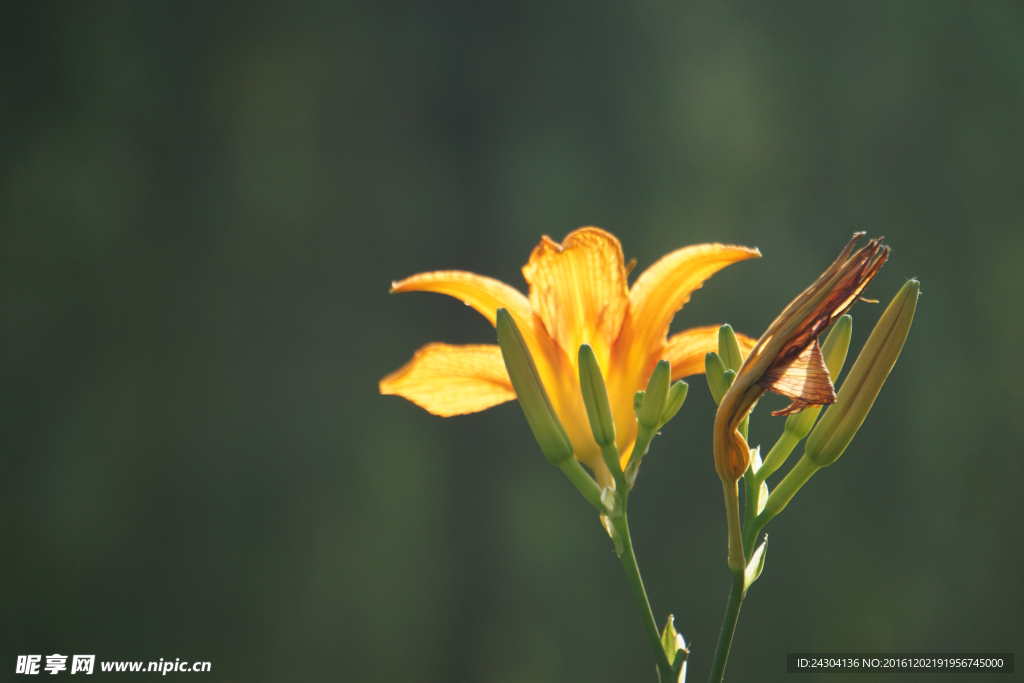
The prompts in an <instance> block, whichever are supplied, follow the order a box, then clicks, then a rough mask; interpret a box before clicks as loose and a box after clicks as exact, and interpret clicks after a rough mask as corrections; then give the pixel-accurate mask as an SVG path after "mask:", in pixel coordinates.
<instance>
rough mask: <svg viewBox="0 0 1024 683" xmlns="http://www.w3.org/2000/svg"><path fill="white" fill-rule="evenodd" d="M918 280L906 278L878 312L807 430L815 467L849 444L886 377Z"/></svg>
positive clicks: (911, 317)
mask: <svg viewBox="0 0 1024 683" xmlns="http://www.w3.org/2000/svg"><path fill="white" fill-rule="evenodd" d="M920 290H921V283H920V282H918V281H917V280H909V281H908V282H907V283H906V284H905V285H903V288H902V289H901V290H900V291H899V293H898V294H896V297H895V298H894V299H893V300H892V303H890V304H889V307H888V308H886V309H885V312H884V313H882V317H881V318H880V319H879V321H878V324H877V325H875V329H874V330H872V331H871V336H870V337H868V341H867V343H865V344H864V348H863V349H862V350H861V352H860V355H859V356H858V357H857V360H856V361H855V362H854V364H853V367H852V368H850V374H849V375H847V377H846V381H845V382H843V386H842V388H840V389H839V393H838V394H837V396H836V402H835V403H834V404H833V405H831V406H830V407H829V409H828V410H826V411H825V415H824V417H822V418H821V422H819V423H818V426H817V427H815V428H814V431H812V432H811V435H810V437H809V438H808V439H807V446H806V447H805V449H804V457H805V458H807V459H808V460H810V461H811V462H812V463H814V464H815V465H817V466H818V467H826V466H828V465H831V464H832V463H834V462H835V461H836V459H838V458H839V456H840V455H842V454H843V451H845V450H846V447H847V446H849V445H850V441H852V440H853V437H854V435H855V434H856V433H857V430H858V429H860V426H861V424H863V423H864V418H866V417H867V415H868V412H869V411H870V410H871V406H872V405H874V402H875V398H876V397H877V396H878V392H879V391H881V389H882V384H884V383H885V378H886V377H888V376H889V372H890V371H892V368H893V365H895V364H896V359H897V358H899V355H900V351H901V350H902V349H903V343H904V342H905V341H906V340H907V334H908V333H909V332H910V324H911V323H912V322H913V320H914V310H915V309H916V308H917V297H918V294H919V293H920Z"/></svg>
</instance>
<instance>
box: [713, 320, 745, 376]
mask: <svg viewBox="0 0 1024 683" xmlns="http://www.w3.org/2000/svg"><path fill="white" fill-rule="evenodd" d="M718 355H719V356H721V357H722V362H723V363H725V367H727V368H728V369H730V370H736V371H737V372H739V369H740V367H741V366H742V365H743V351H742V350H740V340H739V339H737V338H736V333H735V332H733V331H732V327H731V326H730V325H722V326H721V327H720V328H718Z"/></svg>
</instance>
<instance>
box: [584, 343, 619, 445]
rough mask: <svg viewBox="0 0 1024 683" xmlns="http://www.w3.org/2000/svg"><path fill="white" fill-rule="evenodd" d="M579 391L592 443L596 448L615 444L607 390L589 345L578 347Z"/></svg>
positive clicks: (613, 423)
mask: <svg viewBox="0 0 1024 683" xmlns="http://www.w3.org/2000/svg"><path fill="white" fill-rule="evenodd" d="M579 361H580V389H581V390H582V392H583V405H585V406H586V407H587V418H588V419H589V420H590V431H591V432H593V433H594V441H596V442H597V445H598V446H607V445H609V444H613V443H615V420H613V419H612V408H611V405H609V403H608V389H607V388H606V387H605V385H604V376H602V375H601V367H600V366H599V365H598V364H597V355H596V354H595V353H594V349H593V348H592V347H591V346H590V344H583V345H582V346H580V354H579Z"/></svg>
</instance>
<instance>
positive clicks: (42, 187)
mask: <svg viewBox="0 0 1024 683" xmlns="http://www.w3.org/2000/svg"><path fill="white" fill-rule="evenodd" d="M0 30H2V40H0V60H2V62H0V680H9V679H14V678H15V676H14V674H13V671H14V660H15V657H16V655H18V654H30V653H39V654H51V653H54V652H60V653H66V654H73V653H95V654H96V655H97V657H98V658H99V659H101V660H117V659H126V660H151V659H158V658H160V657H163V658H168V659H174V658H176V657H179V658H183V659H189V660H208V661H211V662H212V665H213V672H212V674H208V675H206V676H205V678H204V680H207V679H208V680H214V681H285V680H294V681H377V680H396V681H397V680H402V681H453V682H461V681H494V682H501V683H504V682H509V683H512V682H516V681H531V682H543V681H618V680H636V681H654V680H655V676H654V670H653V669H654V667H653V663H652V658H651V655H650V653H649V651H648V649H647V643H646V641H645V640H644V637H643V634H642V632H641V629H640V624H639V619H638V618H637V616H636V614H635V610H634V606H633V604H632V601H631V598H630V594H629V590H628V587H627V584H626V582H625V579H624V578H623V576H622V570H621V567H620V565H619V563H618V562H617V561H616V559H615V556H614V554H613V551H612V546H611V543H610V541H609V539H608V538H607V536H606V535H605V533H604V531H603V530H602V529H601V527H600V525H599V524H598V520H597V518H596V515H595V514H594V512H593V510H592V508H590V507H589V506H588V505H587V504H586V503H585V502H584V501H583V500H582V498H580V497H579V496H578V495H577V494H576V493H575V491H574V490H573V489H572V488H571V486H570V485H569V484H568V483H567V481H566V480H565V479H564V477H563V476H562V475H561V474H560V473H559V472H558V471H557V470H556V469H555V468H553V467H551V466H550V465H549V464H548V463H547V462H546V461H545V460H544V458H543V456H542V455H541V453H540V452H539V449H538V448H537V447H536V445H535V444H534V443H533V442H532V440H531V437H530V434H529V430H528V429H527V426H526V423H525V420H524V419H523V416H522V413H521V411H520V410H519V408H518V407H517V406H516V405H515V404H506V405H504V406H501V407H498V408H495V409H493V410H490V411H487V412H485V413H482V414H478V415H472V416H466V417H459V418H451V419H441V418H437V417H433V416H431V415H429V414H427V413H426V412H424V411H422V410H420V409H419V408H417V407H415V406H414V405H412V404H411V403H408V402H406V401H404V400H402V399H399V398H396V397H391V396H380V395H379V394H378V391H377V381H378V380H379V379H380V378H381V377H382V376H384V375H385V374H387V373H389V372H391V371H392V370H394V369H396V368H397V367H399V366H401V365H402V364H404V363H405V362H406V361H407V360H408V359H409V358H410V356H411V355H412V353H413V351H414V350H415V349H417V348H419V347H420V346H421V345H423V344H425V343H427V342H430V341H445V342H450V343H470V342H476V343H478V342H492V341H493V339H494V333H493V330H492V329H491V328H490V326H489V325H488V324H487V323H486V321H485V320H484V319H483V318H482V317H480V316H479V315H477V314H476V313H474V312H473V311H471V310H469V309H467V308H466V307H464V306H463V305H462V304H461V303H459V302H458V301H455V300H452V299H448V298H446V297H442V296H439V295H429V294H406V295H402V296H395V297H389V295H388V293H387V292H388V286H389V283H390V282H391V281H392V280H394V279H399V278H402V277H405V276H407V275H410V274H413V273H417V272H421V271H427V270H436V269H446V268H457V269H464V270H470V271H474V272H478V273H482V274H485V275H489V276H493V277H497V278H500V279H501V280H504V281H506V282H509V283H512V284H513V285H515V286H517V287H520V288H524V283H523V280H522V276H521V273H520V271H519V269H520V268H521V266H522V265H523V264H524V263H525V262H526V260H527V258H528V256H529V253H530V249H531V248H532V247H533V246H534V245H535V244H536V243H537V242H538V241H539V239H540V236H541V235H542V234H548V235H550V236H552V237H553V238H555V239H557V240H560V239H561V238H562V237H563V236H564V235H565V234H566V233H568V232H569V231H570V230H572V229H574V228H577V227H579V226H582V225H597V226H600V227H603V228H605V229H607V230H610V231H611V232H613V233H615V234H616V235H617V236H618V237H619V238H620V239H621V240H622V243H623V246H624V249H625V252H626V257H627V258H629V257H636V258H637V259H638V261H639V265H638V268H637V270H636V271H635V272H636V273H639V272H641V271H642V270H643V269H644V268H646V267H647V266H649V265H650V264H651V263H653V262H654V261H655V260H656V259H657V258H658V257H660V256H661V255H663V254H665V253H667V252H668V251H671V250H673V249H676V248H679V247H681V246H684V245H687V244H691V243H696V242H703V241H721V242H730V243H738V244H744V245H749V246H757V247H759V248H760V249H761V251H762V253H763V254H764V258H763V259H761V260H759V261H754V262H745V263H741V264H737V265H734V266H732V267H730V268H728V269H726V270H725V271H723V272H722V273H721V274H719V275H717V276H716V277H714V278H713V279H712V280H710V281H709V283H708V284H707V285H706V286H705V287H704V289H702V290H701V291H699V292H697V293H696V294H695V296H694V299H693V301H692V302H691V303H690V304H688V305H687V306H686V308H685V309H684V310H683V311H682V312H681V313H680V314H679V315H678V316H677V317H676V322H675V323H674V326H673V329H683V328H685V327H690V326H694V325H704V324H711V323H720V322H730V323H732V324H733V325H734V326H735V327H736V329H738V330H741V331H744V332H747V333H748V334H751V335H753V336H757V335H759V334H760V333H761V331H762V330H763V329H764V328H765V326H767V324H768V323H769V322H770V321H771V320H772V318H774V316H775V315H776V314H777V313H778V312H779V311H780V310H781V308H782V307H783V306H784V305H785V304H786V303H787V302H788V301H789V300H790V299H791V298H792V297H793V296H794V295H795V294H797V293H798V292H799V291H800V290H802V289H803V288H804V287H805V286H807V285H808V284H809V283H810V282H811V281H813V279H814V278H815V277H816V276H817V275H818V274H819V273H820V272H821V271H822V270H823V269H824V268H825V267H826V266H827V265H828V263H830V262H831V260H832V259H833V258H834V257H835V255H836V254H837V253H838V251H839V249H840V248H841V246H842V245H843V244H844V243H845V242H846V240H847V239H848V238H849V236H850V234H851V233H852V232H854V231H855V230H866V231H868V232H869V233H870V234H871V235H872V236H874V235H882V234H884V235H885V236H886V241H887V243H888V244H890V245H891V246H892V249H893V252H892V256H891V258H890V260H889V263H888V264H887V265H886V267H885V268H884V269H883V270H882V272H881V274H880V275H879V277H878V278H877V279H876V280H875V282H874V283H873V284H872V286H871V287H870V288H869V290H868V292H867V296H872V297H874V298H878V299H882V300H883V305H884V303H885V302H887V301H888V300H889V299H890V298H891V297H892V296H893V295H894V294H895V293H896V291H897V290H898V288H899V287H900V285H902V283H903V282H904V281H905V280H906V279H907V278H908V277H918V278H920V280H921V282H922V292H923V294H922V297H921V300H920V303H919V306H918V312H917V319H916V321H915V325H914V329H913V330H912V331H911V335H910V338H909V341H908V343H907V346H906V348H905V349H904V353H903V356H902V357H901V359H900V361H899V363H898V364H897V365H896V368H895V370H894V372H893V374H892V376H891V377H890V379H889V381H888V383H887V385H886V387H885V389H884V390H883V392H882V394H881V396H880V398H879V400H878V402H877V403H876V405H875V409H874V411H873V413H872V414H871V415H870V416H869V418H868V420H867V422H866V423H865V425H864V427H863V429H862V430H861V432H860V434H859V435H858V437H857V439H856V440H855V441H854V442H853V444H852V446H851V447H850V449H849V450H848V451H847V452H846V454H845V455H844V456H843V458H841V459H840V461H839V462H838V463H837V464H836V465H835V466H834V467H832V468H829V469H827V470H824V471H822V472H820V473H819V474H818V475H817V476H816V477H815V478H814V479H813V480H812V481H811V483H810V484H809V485H808V486H807V487H806V488H805V489H804V490H803V491H801V493H800V494H799V495H798V496H797V497H796V499H795V500H794V502H793V503H792V504H791V505H790V506H789V508H788V509H787V510H786V512H785V513H783V514H782V515H781V516H780V517H779V518H778V519H776V520H775V521H774V522H772V524H771V525H770V526H769V528H768V531H769V532H770V534H771V540H772V543H771V549H770V552H769V554H768V561H767V567H766V569H765V572H764V574H763V575H762V577H761V579H760V581H759V582H758V583H757V584H756V586H755V587H754V588H753V589H752V590H751V593H750V595H749V596H748V600H747V602H746V603H745V605H744V609H743V613H742V615H741V618H740V622H739V629H738V632H737V636H736V641H735V647H734V653H733V657H732V660H731V662H730V667H729V671H728V680H734V681H774V680H784V679H787V674H785V661H786V653H787V652H791V651H846V652H856V651H883V652H884V651H896V652H898V651H903V652H915V651H918V652H944V651H945V652H971V651H979V652H984V651H1004V652H1005V651H1016V652H1017V654H1018V655H1020V654H1021V653H1024V588H1022V583H1021V581H1020V577H1021V566H1022V562H1024V531H1022V528H1024V504H1022V494H1021V490H1022V484H1024V476H1022V475H1024V465H1022V462H1021V460H1022V458H1021V449H1020V445H1019V444H1020V441H1021V439H1022V438H1024V428H1022V426H1021V424H1022V423H1021V419H1020V406H1021V401H1022V398H1024V389H1022V386H1024V383H1022V379H1024V363H1022V359H1021V337H1022V334H1024V316H1022V304H1024V291H1022V290H1024V269H1022V267H1021V264H1022V263H1024V230H1022V228H1024V125H1022V123H1024V118H1022V117H1024V114H1022V112H1024V6H1022V5H1021V4H1020V3H1018V2H996V1H993V2H986V3H953V2H927V3H926V2H913V3H902V2H877V3H843V2H829V3H822V2H806V3H794V2H781V3H759V2H724V3H723V2H686V3H680V2H666V1H660V0H641V1H640V2H630V3H619V2H603V1H602V2H560V3H548V2H536V1H530V0H524V1H521V2H506V3H484V2H465V1H460V0H454V1H447V2H430V3H415V2H412V3H410V2H395V3H373V2H342V3H324V4H313V3H280V4H265V3H255V2H248V3H227V2H223V3H180V2H179V3H169V2H149V3H123V2H103V3H63V4H48V3H24V2H17V3H15V2H6V3H4V4H3V5H2V6H0ZM881 310H882V307H881V306H872V305H870V304H859V305H858V306H856V307H855V308H854V310H853V314H854V344H853V348H854V349H855V350H856V349H859V348H860V345H861V344H862V343H863V341H864V339H865V338H866V336H867V334H868V332H869V331H870V328H871V327H872V326H873V325H874V322H875V321H876V320H877V318H878V316H879V314H880V313H881ZM695 380H696V381H693V380H691V391H690V398H689V399H688V401H687V404H686V406H685V407H684V409H683V411H682V413H681V414H680V415H679V417H677V418H676V420H675V421H674V422H673V423H672V424H671V425H670V426H669V427H668V428H667V429H666V431H665V433H664V435H663V436H662V437H661V438H659V439H657V440H656V441H655V442H654V444H653V445H652V448H651V454H650V456H649V457H648V458H647V459H646V460H645V463H644V467H643V468H642V470H641V473H640V478H639V481H638V483H637V488H636V489H635V493H634V495H633V497H632V498H631V502H632V505H631V510H630V512H631V518H632V526H633V529H634V535H635V543H636V546H637V552H638V555H639V559H640V564H641V569H642V570H643V571H644V576H645V580H646V583H647V588H648V591H649V594H650V596H651V600H652V602H653V606H654V611H655V614H656V617H657V618H658V620H659V621H663V620H664V619H665V617H666V615H667V614H668V613H669V612H672V613H674V614H675V615H676V620H677V621H676V623H677V625H678V627H679V629H680V631H681V632H682V633H683V634H684V635H685V636H686V638H687V640H688V641H690V642H692V644H693V650H692V652H693V654H692V663H691V665H690V680H692V681H702V680H705V679H706V676H707V673H708V670H709V668H710V663H711V656H712V653H713V651H714V646H715V642H716V639H717V634H718V630H719V627H720V623H721V617H722V612H723V609H724V606H725V601H726V595H727V592H728V585H729V573H728V571H727V569H726V566H725V550H726V548H725V522H724V515H723V510H722V502H721V489H720V486H719V483H718V480H717V478H716V476H715V472H714V466H713V463H712V459H711V422H712V417H713V413H714V404H713V402H712V400H711V398H710V395H709V393H708V391H707V387H706V385H705V384H704V382H703V379H702V378H699V377H698V378H695ZM783 404H784V401H782V400H781V399H778V400H775V401H774V402H773V401H771V400H765V401H763V402H762V408H761V409H760V410H759V411H758V412H757V413H756V414H755V417H754V420H753V423H752V428H751V429H752V438H751V440H752V442H753V443H760V444H762V445H763V446H765V447H769V446H770V445H771V444H772V443H774V440H775V438H776V437H777V435H778V433H779V431H780V430H781V421H780V420H779V419H773V418H769V417H767V412H768V411H767V410H765V409H764V408H765V407H767V408H773V409H775V408H778V407H780V406H781V405H783ZM798 452H799V451H798ZM18 678H20V677H18ZM869 679H870V677H866V678H865V679H864V680H869ZM898 679H899V680H904V679H900V677H898V676H889V677H886V678H885V680H898ZM911 679H912V680H919V677H915V676H907V677H905V680H911ZM801 680H807V681H813V680H832V678H831V677H825V676H822V677H820V678H818V679H816V678H815V677H814V676H811V675H808V676H804V677H802V679H801ZM950 680H952V677H950Z"/></svg>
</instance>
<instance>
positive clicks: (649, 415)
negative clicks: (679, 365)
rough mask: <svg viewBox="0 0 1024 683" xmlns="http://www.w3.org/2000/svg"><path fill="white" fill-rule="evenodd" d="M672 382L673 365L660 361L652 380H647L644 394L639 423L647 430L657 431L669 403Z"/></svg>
mask: <svg viewBox="0 0 1024 683" xmlns="http://www.w3.org/2000/svg"><path fill="white" fill-rule="evenodd" d="M671 381H672V365H671V364H670V363H669V362H668V361H667V360H659V361H658V364H657V365H655V366H654V372H652V373H651V378H650V379H649V380H647V390H646V391H645V392H644V404H643V406H642V407H641V408H640V414H639V415H638V416H637V422H639V423H640V426H641V427H645V428H646V429H657V428H658V425H659V424H660V420H661V414H662V413H663V412H664V411H665V404H666V403H667V402H668V389H669V383H670V382H671Z"/></svg>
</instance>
